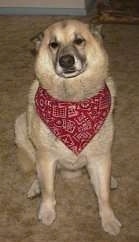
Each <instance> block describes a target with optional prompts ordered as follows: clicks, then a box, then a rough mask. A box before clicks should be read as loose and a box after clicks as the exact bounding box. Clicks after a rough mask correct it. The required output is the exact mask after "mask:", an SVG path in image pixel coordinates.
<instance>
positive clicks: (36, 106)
mask: <svg viewBox="0 0 139 242" xmlns="http://www.w3.org/2000/svg"><path fill="white" fill-rule="evenodd" d="M100 32H101V27H100V26H97V25H94V24H92V25H91V26H89V24H86V23H83V22H80V21H78V20H63V21H60V22H56V23H54V24H52V25H51V26H49V27H48V28H47V29H46V30H45V31H44V32H41V33H39V34H38V35H37V36H35V37H34V38H33V39H32V41H33V42H34V43H35V48H36V52H37V54H36V61H35V75H36V79H35V80H34V81H33V84H32V86H31V88H30V91H29V98H28V107H27V110H26V112H24V113H22V114H21V115H20V116H19V117H18V118H17V119H16V122H15V136H16V144H17V147H18V159H20V162H21V164H22V166H23V169H24V170H25V171H26V172H29V171H32V170H33V171H34V174H35V173H37V176H36V179H35V180H34V182H33V184H32V186H31V188H30V190H29V192H28V197H29V198H33V197H35V196H36V195H38V194H40V193H41V195H42V196H41V197H42V201H41V205H40V209H39V214H38V218H39V220H41V222H42V223H43V224H46V225H50V224H52V223H53V221H54V220H55V218H56V212H55V205H56V199H55V191H54V190H55V189H54V178H55V173H56V170H57V169H61V173H62V174H63V175H64V176H66V177H68V178H70V179H73V178H74V177H76V176H78V175H80V174H81V172H80V171H81V169H82V168H83V167H85V168H86V169H87V171H88V173H89V176H90V181H91V183H92V184H93V186H94V189H95V192H96V196H97V198H98V205H99V215H100V217H101V222H102V227H103V229H104V231H106V232H108V233H109V234H112V235H116V234H118V233H119V231H120V227H121V224H120V222H119V221H118V219H117V218H116V217H115V215H114V212H113V210H112V208H111V205H110V199H109V196H110V195H109V193H110V192H109V190H110V184H111V186H112V187H115V186H116V181H115V179H114V178H113V177H112V176H111V146H112V140H113V132H114V126H113V117H112V116H113V115H112V113H113V107H114V97H115V87H114V83H113V80H112V78H111V76H110V75H109V61H108V55H107V53H106V50H105V48H104V46H103V40H102V37H101V33H100ZM36 171H37V172H36Z"/></svg>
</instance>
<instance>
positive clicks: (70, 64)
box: [55, 54, 86, 78]
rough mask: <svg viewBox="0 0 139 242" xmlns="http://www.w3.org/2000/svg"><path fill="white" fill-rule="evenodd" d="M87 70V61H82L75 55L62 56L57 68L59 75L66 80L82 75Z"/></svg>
mask: <svg viewBox="0 0 139 242" xmlns="http://www.w3.org/2000/svg"><path fill="white" fill-rule="evenodd" d="M85 69H86V62H85V60H80V59H78V58H77V57H76V56H74V55H70V54H66V55H63V56H61V57H60V58H59V59H58V61H57V63H56V67H55V71H56V73H57V75H59V76H60V77H64V78H72V77H76V76H78V75H80V74H81V73H82V72H84V71H85Z"/></svg>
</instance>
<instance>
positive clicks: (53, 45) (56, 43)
mask: <svg viewBox="0 0 139 242" xmlns="http://www.w3.org/2000/svg"><path fill="white" fill-rule="evenodd" d="M49 46H50V47H51V48H52V49H57V48H58V46H59V43H58V42H56V41H54V42H50V44H49Z"/></svg>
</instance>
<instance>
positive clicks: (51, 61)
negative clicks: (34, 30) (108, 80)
mask: <svg viewBox="0 0 139 242" xmlns="http://www.w3.org/2000/svg"><path fill="white" fill-rule="evenodd" d="M99 32H100V31H99V27H96V26H92V27H91V28H90V26H89V25H88V24H85V23H82V22H80V21H77V20H65V21H61V22H57V23H55V24H53V25H51V26H50V27H48V28H47V29H46V30H45V31H44V32H43V33H39V34H38V35H37V36H35V37H34V38H33V39H32V40H33V41H34V42H35V44H36V50H37V59H36V68H35V69H36V75H37V77H38V79H39V80H40V81H41V82H42V83H43V85H44V83H45V84H46V85H44V86H47V83H46V82H47V80H48V79H49V82H50V80H53V83H54V80H55V81H56V82H58V81H59V82H60V81H62V82H63V81H66V82H70V81H71V79H72V80H73V78H74V81H77V80H79V79H83V78H87V79H88V78H91V79H92V80H93V79H95V78H96V76H97V75H98V72H99V73H101V72H102V73H103V72H106V69H107V67H106V66H107V55H106V52H105V51H104V48H103V46H102V39H101V36H100V33H99ZM100 70H101V71H100ZM99 75H100V74H99ZM103 75H104V73H103ZM100 78H103V77H100ZM104 78H105V77H104ZM54 85H56V83H54Z"/></svg>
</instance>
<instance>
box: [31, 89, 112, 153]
mask: <svg viewBox="0 0 139 242" xmlns="http://www.w3.org/2000/svg"><path fill="white" fill-rule="evenodd" d="M35 104H36V110H37V113H38V115H39V117H40V118H41V119H42V120H43V122H44V123H45V124H46V125H47V126H48V127H49V129H50V130H51V131H52V132H53V133H54V134H55V136H56V137H57V138H59V139H60V140H61V141H62V142H63V143H64V144H65V145H66V146H67V147H68V148H69V149H71V150H72V151H73V152H74V153H75V154H79V153H80V152H81V151H82V150H83V149H84V147H85V146H86V145H87V144H88V143H89V142H90V140H91V139H92V138H93V137H94V136H95V134H96V133H97V132H98V131H99V129H100V128H101V126H102V125H103V123H104V121H105V119H106V117H107V115H108V113H109V110H110V106H111V96H110V92H109V89H108V87H107V86H106V85H105V87H104V88H103V89H102V90H100V91H99V92H98V94H97V95H96V96H94V97H91V98H88V99H85V100H84V101H80V102H70V101H65V102H64V101H60V100H57V99H56V98H54V97H52V96H50V95H49V94H48V93H47V91H46V89H43V88H41V87H39V88H38V90H37V93H36V96H35Z"/></svg>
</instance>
